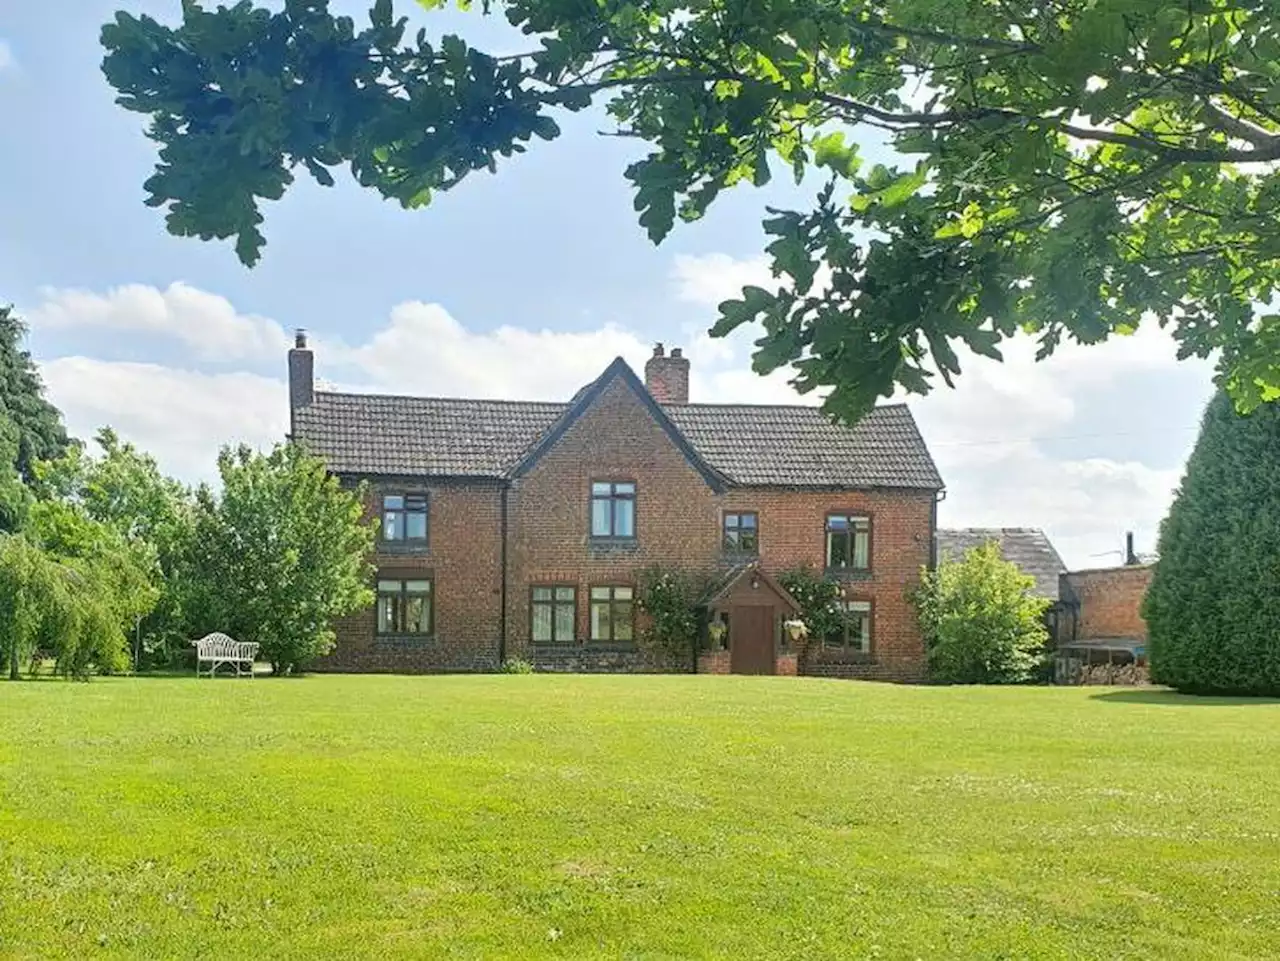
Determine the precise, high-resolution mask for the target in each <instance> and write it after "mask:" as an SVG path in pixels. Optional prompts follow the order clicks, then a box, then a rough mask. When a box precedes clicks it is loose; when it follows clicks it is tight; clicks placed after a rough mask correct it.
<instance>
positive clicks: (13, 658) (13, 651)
mask: <svg viewBox="0 0 1280 961" xmlns="http://www.w3.org/2000/svg"><path fill="white" fill-rule="evenodd" d="M17 679H18V639H17V638H16V637H14V638H12V639H11V643H10V645H9V680H11V681H16V680H17Z"/></svg>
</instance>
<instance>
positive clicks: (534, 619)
mask: <svg viewBox="0 0 1280 961" xmlns="http://www.w3.org/2000/svg"><path fill="white" fill-rule="evenodd" d="M529 596H530V607H531V612H530V624H531V630H530V637H531V638H532V639H533V640H534V641H541V642H543V643H555V642H562V641H566V642H567V641H572V640H573V639H574V634H575V630H574V622H575V620H576V619H577V613H578V591H577V589H576V588H574V587H572V586H569V585H563V586H548V587H534V588H532V589H531V591H530V595H529Z"/></svg>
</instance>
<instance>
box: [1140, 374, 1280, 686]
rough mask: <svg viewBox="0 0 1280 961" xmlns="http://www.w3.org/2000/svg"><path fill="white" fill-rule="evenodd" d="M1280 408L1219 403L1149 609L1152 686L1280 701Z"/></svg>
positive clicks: (1167, 523)
mask: <svg viewBox="0 0 1280 961" xmlns="http://www.w3.org/2000/svg"><path fill="white" fill-rule="evenodd" d="M1277 465H1280V402H1278V403H1269V404H1263V405H1261V406H1260V407H1258V408H1257V409H1256V410H1255V411H1254V412H1253V413H1251V414H1248V415H1242V414H1239V413H1237V412H1236V410H1235V409H1234V407H1233V406H1232V403H1231V401H1230V399H1229V398H1228V397H1227V396H1226V395H1225V394H1222V393H1219V394H1218V396H1217V397H1215V398H1214V399H1213V400H1212V401H1211V402H1210V403H1209V406H1208V408H1207V409H1206V410H1205V414H1204V419H1203V421H1202V423H1201V428H1200V437H1199V439H1198V440H1197V441H1196V447H1195V451H1194V452H1193V453H1192V455H1191V459H1190V460H1189V461H1188V463H1187V471H1186V475H1185V476H1184V477H1183V479H1182V484H1181V486H1180V488H1179V490H1178V493H1177V496H1176V497H1175V499H1174V502H1173V506H1172V508H1171V509H1170V511H1169V516H1168V517H1167V518H1165V520H1164V523H1163V524H1162V525H1161V527H1160V542H1159V555H1160V559H1159V561H1158V562H1157V563H1156V567H1155V571H1154V574H1153V576H1152V581H1151V587H1150V589H1149V590H1148V592H1147V596H1146V599H1145V601H1144V604H1143V616H1144V617H1145V618H1146V621H1147V629H1148V636H1149V642H1148V656H1149V658H1150V663H1151V678H1152V680H1153V681H1155V682H1156V683H1157V684H1168V685H1170V686H1172V687H1176V688H1178V689H1179V690H1182V691H1187V692H1190V693H1221V694H1268V695H1275V694H1280V591H1278V590H1277V587H1278V586H1280V472H1277Z"/></svg>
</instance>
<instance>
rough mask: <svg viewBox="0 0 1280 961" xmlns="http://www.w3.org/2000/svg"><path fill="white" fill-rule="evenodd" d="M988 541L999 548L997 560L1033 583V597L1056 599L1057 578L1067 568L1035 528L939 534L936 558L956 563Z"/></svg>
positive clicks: (960, 530)
mask: <svg viewBox="0 0 1280 961" xmlns="http://www.w3.org/2000/svg"><path fill="white" fill-rule="evenodd" d="M987 541H995V542H996V543H997V544H999V545H1000V556H1001V557H1003V558H1004V559H1005V560H1006V561H1011V562H1013V563H1014V564H1017V565H1018V568H1019V570H1021V571H1022V573H1024V574H1030V575H1031V576H1032V577H1034V578H1035V579H1036V586H1035V593H1036V594H1037V595H1039V596H1040V597H1047V598H1049V600H1051V601H1056V600H1058V599H1059V595H1058V583H1059V581H1058V576H1059V575H1060V574H1065V573H1066V570H1067V565H1066V564H1064V563H1062V558H1061V557H1059V556H1058V551H1057V549H1056V548H1054V546H1053V544H1052V542H1050V540H1049V538H1048V537H1047V536H1046V535H1045V532H1044V531H1042V530H1039V529H1038V528H1035V527H961V528H957V529H954V530H942V529H939V531H938V554H939V556H940V557H946V558H947V559H949V560H953V561H958V560H960V559H961V558H962V557H964V555H965V553H967V552H968V551H970V550H972V549H973V548H975V547H981V546H982V545H983V544H985V543H986V542H987Z"/></svg>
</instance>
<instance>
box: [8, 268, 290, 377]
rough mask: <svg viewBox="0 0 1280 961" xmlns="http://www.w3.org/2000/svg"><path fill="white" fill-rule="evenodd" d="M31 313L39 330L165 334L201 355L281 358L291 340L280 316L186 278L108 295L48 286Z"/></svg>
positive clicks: (229, 358) (202, 357) (208, 357)
mask: <svg viewBox="0 0 1280 961" xmlns="http://www.w3.org/2000/svg"><path fill="white" fill-rule="evenodd" d="M43 294H44V300H43V302H42V303H41V304H40V305H39V306H38V307H37V308H35V309H34V310H32V311H31V312H30V313H29V314H28V317H27V319H28V321H29V322H30V324H31V327H32V329H34V330H40V329H45V330H72V329H74V330H80V331H84V330H99V331H103V332H107V331H113V332H127V333H136V334H147V335H153V336H156V337H163V338H167V339H170V340H173V341H175V342H176V343H178V344H180V345H181V346H183V347H186V348H188V349H189V350H191V351H192V353H193V355H194V356H195V357H196V358H197V359H199V360H210V361H234V360H241V361H245V360H262V359H278V358H279V357H280V355H281V354H282V353H283V351H284V350H285V349H286V347H287V346H288V343H289V337H288V335H287V334H286V333H285V331H284V329H283V328H282V327H281V326H280V325H279V324H278V323H276V322H275V321H273V320H267V319H265V318H263V317H255V316H253V315H244V314H240V313H238V312H237V311H236V309H235V307H234V306H233V305H232V304H231V302H230V301H229V300H227V299H226V298H225V297H219V296H217V295H216V294H209V293H206V292H205V291H203V290H199V289H197V288H195V287H191V286H189V285H187V284H184V283H180V282H179V283H174V284H170V285H169V287H168V288H167V289H166V290H157V289H156V288H155V287H148V286H145V285H143V284H128V285H126V286H123V287H116V288H114V289H112V290H109V291H108V292H107V293H105V294H95V293H92V292H89V291H84V290H45V291H43Z"/></svg>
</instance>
